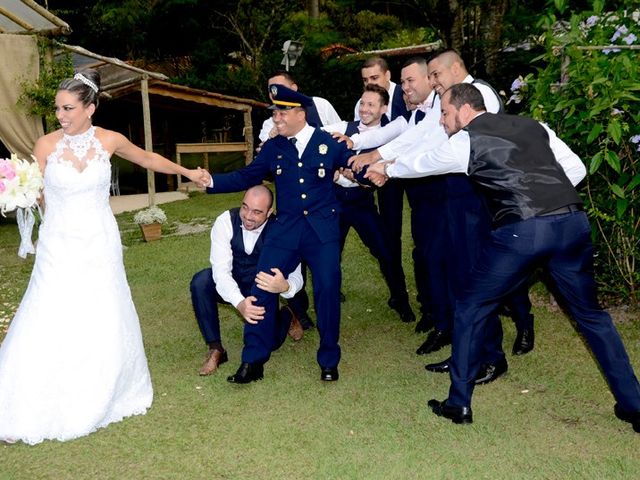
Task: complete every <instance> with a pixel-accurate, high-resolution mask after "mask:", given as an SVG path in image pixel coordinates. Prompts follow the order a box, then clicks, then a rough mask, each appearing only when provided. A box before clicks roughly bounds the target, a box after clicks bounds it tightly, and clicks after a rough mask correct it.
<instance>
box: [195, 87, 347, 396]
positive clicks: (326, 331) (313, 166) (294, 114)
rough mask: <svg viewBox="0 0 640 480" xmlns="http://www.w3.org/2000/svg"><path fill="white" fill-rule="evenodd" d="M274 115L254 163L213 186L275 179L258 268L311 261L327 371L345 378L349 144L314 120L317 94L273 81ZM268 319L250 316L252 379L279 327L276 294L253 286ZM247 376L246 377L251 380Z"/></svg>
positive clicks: (328, 377) (241, 186) (323, 375)
mask: <svg viewBox="0 0 640 480" xmlns="http://www.w3.org/2000/svg"><path fill="white" fill-rule="evenodd" d="M270 88H271V90H270V93H271V97H272V102H273V105H272V106H271V107H270V109H271V110H273V121H274V124H275V126H276V128H277V130H278V135H277V136H276V137H275V138H273V139H270V140H268V141H267V142H265V144H264V146H263V147H262V149H261V151H260V153H259V154H258V156H257V157H256V158H255V159H254V160H253V162H252V163H250V164H249V165H247V166H246V167H244V168H242V169H240V170H237V171H235V172H231V173H227V174H222V175H215V176H214V177H213V178H211V179H209V178H208V177H207V178H204V177H205V176H206V175H207V174H206V172H205V173H204V174H203V181H206V180H209V182H208V185H209V188H208V189H207V192H208V193H225V192H236V191H240V190H245V189H247V188H249V187H251V186H253V185H258V184H260V183H261V182H262V181H263V180H264V179H265V178H266V177H268V176H272V177H273V179H274V183H275V186H276V203H277V207H278V212H277V217H276V220H275V221H274V225H273V226H272V228H271V232H270V235H269V237H268V238H267V239H265V244H264V248H263V250H262V252H261V255H260V260H259V261H258V271H262V272H269V271H271V269H272V268H278V269H279V270H280V271H281V272H282V273H283V275H285V277H286V276H288V275H289V273H291V272H292V271H293V269H294V268H295V267H296V265H297V264H298V263H300V261H305V262H306V263H307V264H308V266H309V269H310V270H311V274H312V276H313V295H314V303H315V309H316V313H317V318H318V321H317V327H318V332H319V334H320V346H319V348H318V353H317V361H318V364H319V365H320V379H321V380H323V381H335V380H338V376H339V374H338V363H339V362H340V345H339V344H338V337H339V333H340V280H341V273H340V231H339V223H338V221H339V218H338V211H339V205H338V202H337V200H336V197H335V194H334V190H333V188H334V187H333V174H334V171H335V170H337V169H339V168H340V167H347V162H348V159H349V158H350V157H351V155H352V152H350V151H349V150H348V149H347V148H346V146H345V145H344V144H339V143H337V142H336V141H335V140H334V139H333V138H332V137H331V135H329V134H328V133H326V132H323V131H322V130H319V129H317V128H313V127H311V126H310V125H308V124H307V121H306V109H307V108H308V107H310V106H311V105H312V99H311V98H309V97H307V96H305V95H303V94H301V93H298V92H296V91H294V90H291V89H289V88H287V87H285V86H283V85H271V87H270ZM251 294H252V295H253V296H255V297H256V298H257V301H256V304H257V305H260V306H263V307H264V308H265V314H264V319H262V320H260V321H259V322H258V323H257V324H255V325H251V324H245V327H244V348H243V351H242V364H241V365H240V368H239V369H238V372H237V373H236V377H238V378H240V377H242V379H243V380H246V382H249V381H253V380H256V379H258V378H260V376H261V374H262V371H263V365H264V364H265V363H266V362H267V361H268V360H269V356H270V353H271V344H272V342H273V337H274V331H275V314H276V312H277V296H276V295H275V294H272V293H268V292H265V291H262V290H260V289H259V288H257V286H255V285H254V286H253V288H252V291H251ZM246 382H243V383H246Z"/></svg>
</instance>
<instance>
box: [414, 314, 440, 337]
mask: <svg viewBox="0 0 640 480" xmlns="http://www.w3.org/2000/svg"><path fill="white" fill-rule="evenodd" d="M433 327H435V324H434V322H433V318H432V317H431V315H429V314H428V313H423V314H422V317H421V318H420V321H419V322H418V323H416V333H427V332H428V331H429V330H431V329H432V328H433Z"/></svg>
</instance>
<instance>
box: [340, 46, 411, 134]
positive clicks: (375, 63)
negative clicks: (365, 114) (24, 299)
mask: <svg viewBox="0 0 640 480" xmlns="http://www.w3.org/2000/svg"><path fill="white" fill-rule="evenodd" d="M360 74H361V76H362V83H363V84H364V86H365V88H366V86H367V85H379V86H381V87H382V88H384V89H385V90H386V91H387V92H388V93H389V105H388V108H387V111H386V112H385V114H384V115H385V117H386V118H387V120H388V121H390V122H391V121H393V120H395V119H396V118H398V117H400V116H402V115H405V114H406V113H407V105H406V103H405V101H404V98H403V93H402V88H400V86H399V85H398V84H397V83H395V82H392V81H391V71H390V70H389V65H388V64H387V61H386V60H385V59H384V58H382V57H371V58H367V59H366V60H365V61H364V63H363V64H362V67H361V68H360ZM359 110H360V100H358V101H357V102H356V106H355V109H354V114H353V119H354V120H360V118H361V117H360V111H359ZM385 123H386V122H385ZM354 133H357V132H354ZM348 136H351V135H348Z"/></svg>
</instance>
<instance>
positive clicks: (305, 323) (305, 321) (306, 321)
mask: <svg viewBox="0 0 640 480" xmlns="http://www.w3.org/2000/svg"><path fill="white" fill-rule="evenodd" d="M298 320H300V325H302V329H303V330H309V329H311V328H313V327H315V325H314V323H313V320H311V317H309V315H308V314H307V313H306V312H305V313H303V314H302V315H300V316H299V317H298Z"/></svg>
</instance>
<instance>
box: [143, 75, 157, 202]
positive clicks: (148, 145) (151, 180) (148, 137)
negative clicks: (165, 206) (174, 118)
mask: <svg viewBox="0 0 640 480" xmlns="http://www.w3.org/2000/svg"><path fill="white" fill-rule="evenodd" d="M140 92H141V93H142V118H143V119H144V149H145V150H146V151H147V152H153V135H152V132H151V108H150V107H149V76H148V75H147V74H146V73H145V74H143V75H142V80H141V82H140ZM147 190H148V192H149V206H150V207H151V206H153V205H155V204H156V178H155V173H154V172H153V170H147Z"/></svg>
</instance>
